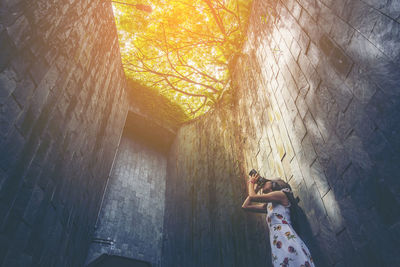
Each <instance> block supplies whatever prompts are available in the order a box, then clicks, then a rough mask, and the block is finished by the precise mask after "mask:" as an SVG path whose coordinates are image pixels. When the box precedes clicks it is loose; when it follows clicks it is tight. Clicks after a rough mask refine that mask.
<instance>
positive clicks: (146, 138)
mask: <svg viewBox="0 0 400 267" xmlns="http://www.w3.org/2000/svg"><path fill="white" fill-rule="evenodd" d="M124 134H125V135H126V136H130V137H132V138H133V139H135V140H137V141H139V142H143V143H144V144H145V145H146V146H149V147H151V148H153V149H155V150H157V151H159V152H161V153H163V154H166V153H168V150H169V147H170V146H171V144H172V141H173V139H174V137H175V134H174V133H173V132H171V131H170V130H168V129H166V128H164V127H162V126H160V125H159V124H157V123H156V122H155V121H154V120H151V119H149V118H147V117H145V116H143V115H140V114H138V113H134V112H129V113H128V117H127V118H126V124H125V129H124Z"/></svg>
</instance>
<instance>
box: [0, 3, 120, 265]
mask: <svg viewBox="0 0 400 267" xmlns="http://www.w3.org/2000/svg"><path fill="white" fill-rule="evenodd" d="M0 9H1V10H0V11H1V16H0V18H1V21H0V90H1V91H0V101H1V102H0V124H1V127H0V151H1V158H0V219H1V221H0V224H1V228H0V265H1V263H2V264H3V265H2V266H31V265H33V266H81V265H82V264H83V263H84V260H85V257H86V253H87V249H88V245H89V242H90V236H91V234H92V232H93V226H94V224H95V221H96V217H97V212H98V209H99V205H100V201H101V197H102V193H103V190H104V186H105V183H106V180H107V178H108V175H109V171H110V168H111V164H112V161H113V158H114V155H115V151H116V148H117V145H118V141H119V138H120V134H121V132H122V128H123V125H124V120H125V116H126V112H127V108H128V105H127V102H126V97H125V93H124V88H125V78H124V73H123V70H122V65H121V59H120V54H119V46H118V40H117V35H116V29H115V23H114V19H113V16H112V10H111V4H110V3H109V2H106V1H88V0H86V1H76V0H69V1H42V0H40V1H23V0H21V1H7V0H2V1H0Z"/></svg>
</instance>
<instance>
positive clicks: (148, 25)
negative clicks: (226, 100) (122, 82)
mask: <svg viewBox="0 0 400 267" xmlns="http://www.w3.org/2000/svg"><path fill="white" fill-rule="evenodd" d="M138 1H139V0H135V1H134V0H120V1H113V9H114V15H115V20H116V25H117V29H118V36H119V41H120V48H121V56H122V62H123V65H124V69H125V73H126V75H127V77H128V78H129V79H132V80H135V81H136V82H137V83H140V84H141V85H143V86H145V87H148V88H154V89H156V90H157V91H158V92H159V93H160V94H162V95H163V96H165V97H167V98H168V99H171V101H174V102H176V103H178V104H179V105H180V106H181V107H182V109H183V110H184V112H185V113H186V115H187V117H188V118H189V119H192V118H195V117H197V116H199V115H201V114H204V113H205V112H207V111H208V110H209V108H210V107H211V106H212V105H213V104H214V103H215V102H217V101H218V99H219V98H220V97H221V94H222V93H223V92H224V91H225V90H228V89H229V85H230V82H229V69H228V62H229V60H230V59H231V57H232V56H233V55H235V54H236V53H238V52H240V50H241V47H242V44H243V41H244V36H245V29H246V26H247V20H248V19H247V18H248V14H249V9H250V4H251V1H246V0H171V1H167V0H140V2H138Z"/></svg>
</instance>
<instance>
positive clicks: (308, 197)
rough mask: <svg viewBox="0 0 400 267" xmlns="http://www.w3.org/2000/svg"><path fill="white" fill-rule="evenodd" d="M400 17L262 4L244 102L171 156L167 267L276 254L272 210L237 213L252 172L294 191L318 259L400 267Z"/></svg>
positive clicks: (330, 6)
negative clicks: (270, 234)
mask: <svg viewBox="0 0 400 267" xmlns="http://www.w3.org/2000/svg"><path fill="white" fill-rule="evenodd" d="M399 14H400V11H399V6H398V5H397V2H396V1H384V2H382V1H372V0H364V1H354V0H350V1H345V0H339V1H328V0H324V1H311V0H301V1H295V0H286V1H275V0H274V1H261V0H256V1H254V4H253V10H252V15H251V19H250V27H249V31H248V40H247V43H246V45H245V47H244V50H243V53H242V54H241V55H239V56H238V57H237V58H236V59H235V61H234V62H232V63H233V64H232V66H234V67H233V71H232V73H233V84H234V90H233V96H231V97H232V98H233V100H232V101H231V102H230V101H229V95H228V96H226V98H227V99H228V100H227V103H225V104H224V106H225V107H220V108H217V109H216V111H215V112H213V113H210V114H207V115H206V116H204V117H202V118H201V119H199V120H198V121H196V122H193V123H190V124H188V125H185V126H183V127H182V128H181V129H180V131H179V132H178V137H177V139H176V140H175V143H174V145H173V148H172V150H171V152H170V156H169V161H168V176H167V185H166V186H167V188H166V211H165V212H166V217H165V224H164V229H165V240H164V251H163V253H164V254H163V258H164V263H165V265H166V266H173V260H176V261H177V263H178V265H179V264H181V263H182V264H183V265H192V266H205V265H207V266H245V265H251V266H252V265H254V263H259V264H266V262H269V260H270V259H269V255H268V250H269V244H268V239H267V237H266V236H264V233H266V229H265V227H264V226H265V225H264V224H265V221H264V220H265V217H263V216H262V215H259V216H257V215H254V216H253V215H247V214H246V215H244V214H243V212H242V211H241V210H240V209H239V208H238V207H239V205H240V204H241V201H243V200H244V192H245V190H244V186H245V185H244V181H243V180H241V181H239V180H240V179H241V178H240V176H242V179H243V175H245V174H246V173H247V172H248V171H249V170H250V169H251V168H258V169H259V170H260V172H261V173H262V174H264V175H266V176H272V177H275V176H280V177H283V178H284V179H286V180H287V181H289V183H290V184H291V185H292V187H293V189H294V190H295V193H296V195H298V196H299V197H300V199H301V201H300V207H301V212H300V215H301V216H300V218H299V221H300V223H301V227H300V228H301V235H302V237H303V239H304V240H305V241H306V243H307V245H308V246H309V247H310V249H311V252H312V254H313V256H314V258H315V261H316V264H317V266H396V265H399V262H400V257H399V256H398V255H397V253H396V248H397V245H396V244H398V241H397V240H398V238H399V234H400V220H399V218H400V217H399V215H400V209H399V201H400V194H399V184H400V183H399V182H398V177H399V175H398V173H399V171H400V170H399V165H398V162H399V153H398V152H399V148H400V146H399V141H398V140H399V138H398V137H397V135H398V133H399V127H400V123H399V118H400V117H399V115H400V109H399V100H400V97H399V94H400V87H399V86H400V80H399V79H400V68H399V63H400V61H399V55H400V49H399V47H400V46H399V43H400V37H399V30H400V24H399ZM229 103H231V104H232V106H229V105H228V104H229ZM172 196H174V197H172ZM263 230H264V231H265V232H263V233H262V232H260V231H263ZM257 233H262V234H259V235H258V236H257ZM260 235H263V236H262V237H261V238H260ZM253 238H254V239H253ZM257 238H259V239H257ZM256 240H257V241H256ZM173 242H175V244H177V245H176V246H173V245H172V244H174V243H173ZM172 255H173V256H172Z"/></svg>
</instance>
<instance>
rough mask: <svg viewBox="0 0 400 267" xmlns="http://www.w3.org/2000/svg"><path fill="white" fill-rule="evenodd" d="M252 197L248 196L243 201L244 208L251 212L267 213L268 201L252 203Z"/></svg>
mask: <svg viewBox="0 0 400 267" xmlns="http://www.w3.org/2000/svg"><path fill="white" fill-rule="evenodd" d="M250 202H251V201H250V197H247V198H246V200H245V201H244V202H243V205H242V209H244V210H245V211H251V212H260V213H265V212H266V211H267V203H265V204H250Z"/></svg>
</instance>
